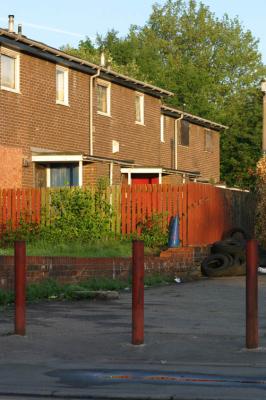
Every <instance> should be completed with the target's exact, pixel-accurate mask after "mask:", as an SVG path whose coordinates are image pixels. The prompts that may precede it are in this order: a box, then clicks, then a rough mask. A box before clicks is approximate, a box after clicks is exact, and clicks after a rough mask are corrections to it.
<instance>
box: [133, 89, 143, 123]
mask: <svg viewBox="0 0 266 400" xmlns="http://www.w3.org/2000/svg"><path fill="white" fill-rule="evenodd" d="M135 106H136V123H137V124H142V125H144V94H142V93H136V97H135Z"/></svg>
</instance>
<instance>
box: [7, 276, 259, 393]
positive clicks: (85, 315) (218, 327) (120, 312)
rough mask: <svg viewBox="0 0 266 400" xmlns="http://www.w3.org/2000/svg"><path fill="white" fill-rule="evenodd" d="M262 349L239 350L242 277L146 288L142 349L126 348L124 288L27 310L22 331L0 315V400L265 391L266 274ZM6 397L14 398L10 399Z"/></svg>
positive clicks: (128, 298)
mask: <svg viewBox="0 0 266 400" xmlns="http://www.w3.org/2000/svg"><path fill="white" fill-rule="evenodd" d="M259 292H260V312H259V314H260V348H259V349H258V350H253V351H247V350H246V349H245V278H244V277H238V278H220V279H215V280H208V279H203V280H200V281H195V282H190V283H183V284H173V285H170V286H164V287H157V288H149V289H146V290H145V345H143V346H132V345H131V344H130V340H131V293H130V292H123V293H122V294H121V297H120V299H118V300H114V301H110V302H104V301H78V302H68V301H62V302H42V303H39V304H34V305H31V306H29V307H28V311H27V321H28V326H27V335H26V336H25V337H19V336H16V335H13V334H12V331H13V310H12V309H8V310H4V311H1V315H0V348H1V351H0V398H7V396H8V398H16V399H17V398H23V397H21V396H22V395H24V398H34V397H30V396H35V398H41V397H40V396H42V397H45V398H73V399H78V398H91V399H110V398H112V399H120V398H121V399H122V398H127V399H130V398H131V399H241V400H244V399H247V398H250V397H251V396H252V397H253V398H254V399H256V400H260V399H265V397H266V319H265V318H266V301H265V298H266V276H261V277H260V279H259ZM9 396H13V397H9Z"/></svg>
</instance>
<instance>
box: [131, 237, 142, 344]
mask: <svg viewBox="0 0 266 400" xmlns="http://www.w3.org/2000/svg"><path fill="white" fill-rule="evenodd" d="M143 343H144V242H143V241H142V240H133V242H132V344H135V345H139V344H143Z"/></svg>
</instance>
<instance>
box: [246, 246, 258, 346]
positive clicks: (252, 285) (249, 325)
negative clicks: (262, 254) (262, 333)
mask: <svg viewBox="0 0 266 400" xmlns="http://www.w3.org/2000/svg"><path fill="white" fill-rule="evenodd" d="M246 262H247V264H246V265H247V274H246V347H247V348H248V349H256V348H257V347H258V344H259V333H258V272H257V269H258V243H257V241H256V240H255V239H252V240H248V241H247V249H246Z"/></svg>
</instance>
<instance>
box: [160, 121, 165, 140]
mask: <svg viewBox="0 0 266 400" xmlns="http://www.w3.org/2000/svg"><path fill="white" fill-rule="evenodd" d="M160 137H161V142H164V115H161V125H160Z"/></svg>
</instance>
